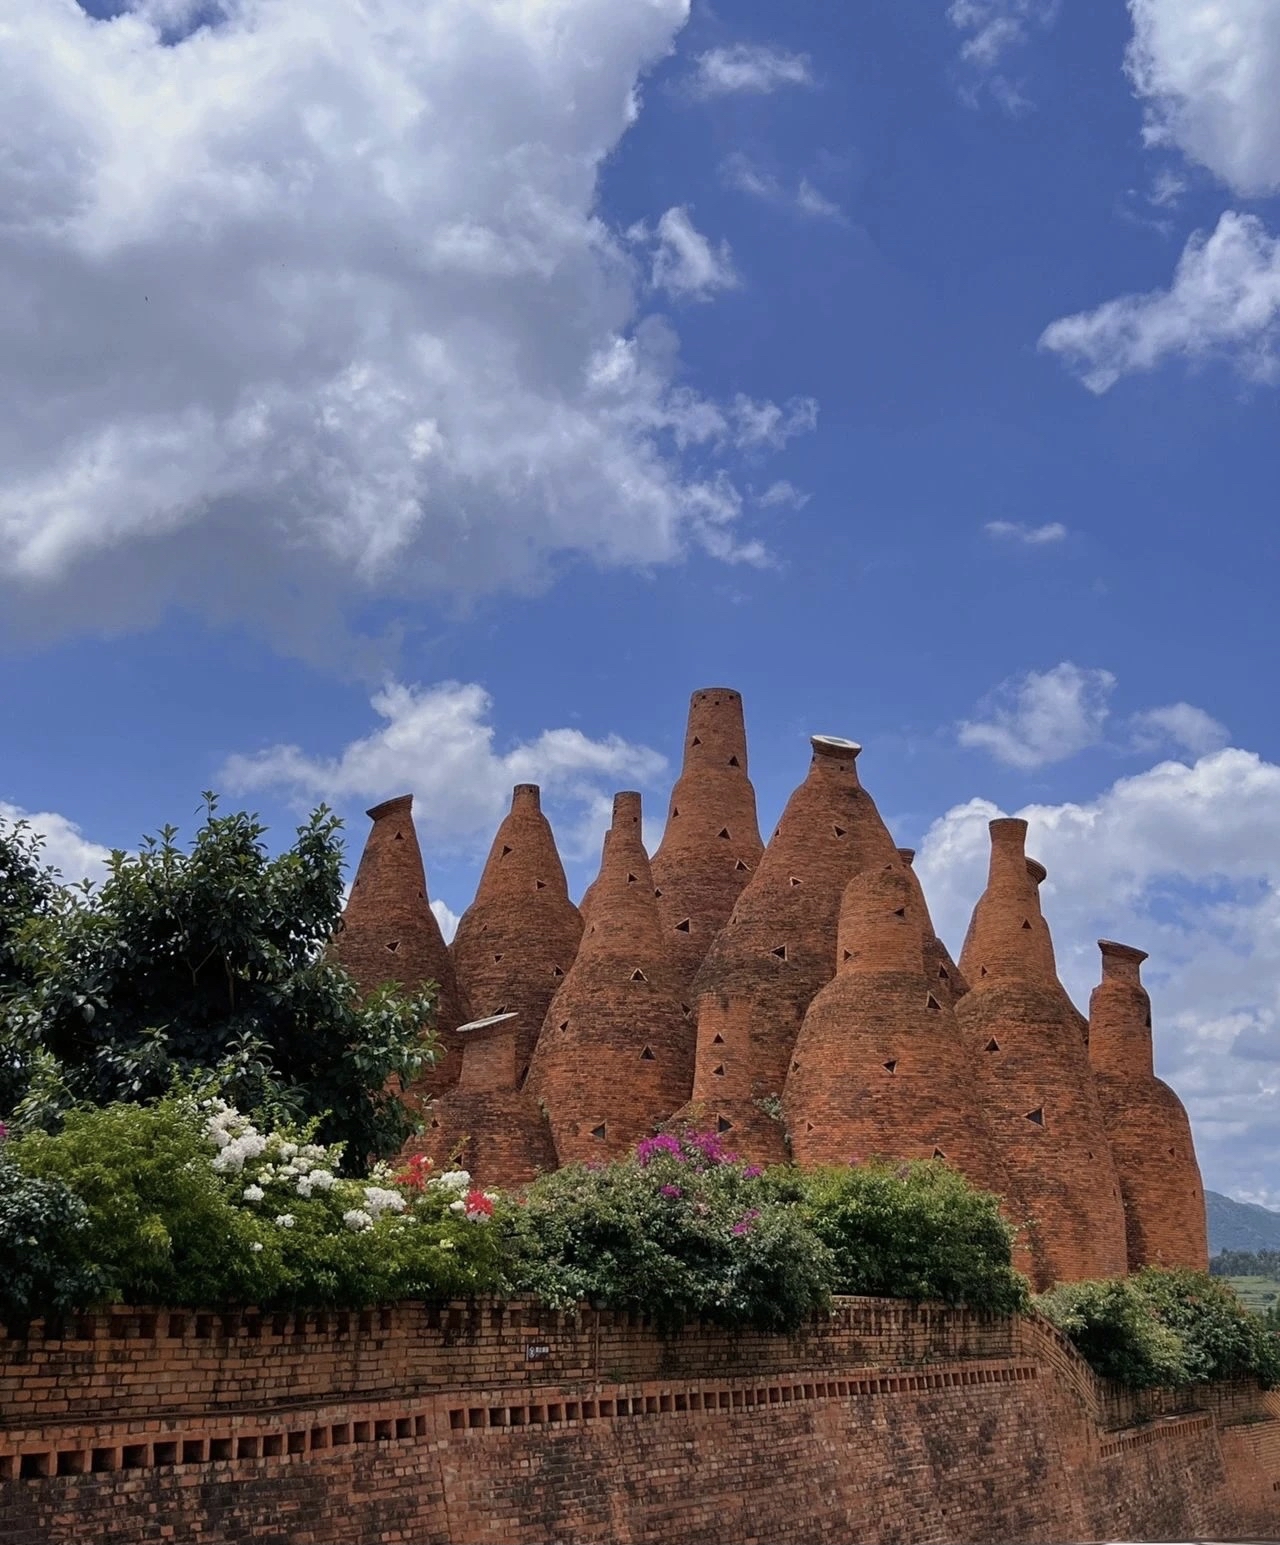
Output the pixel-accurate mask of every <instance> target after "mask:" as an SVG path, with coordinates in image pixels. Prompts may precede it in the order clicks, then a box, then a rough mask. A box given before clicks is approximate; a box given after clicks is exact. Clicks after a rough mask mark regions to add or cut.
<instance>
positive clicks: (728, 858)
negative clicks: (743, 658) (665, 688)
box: [653, 687, 764, 993]
mask: <svg viewBox="0 0 1280 1545" xmlns="http://www.w3.org/2000/svg"><path fill="white" fill-rule="evenodd" d="M763 851H764V844H763V843H762V842H761V840H760V827H759V823H758V821H757V819H756V793H755V790H754V789H753V788H752V786H751V780H750V779H749V778H748V777H747V735H746V729H745V727H744V724H743V719H742V697H741V695H740V694H739V693H737V692H733V691H731V690H730V689H729V688H728V687H706V688H704V689H703V690H702V691H701V692H695V693H694V694H693V697H692V699H691V701H690V703H689V724H688V729H687V731H686V733H685V741H684V765H683V768H682V769H681V773H680V777H679V779H678V781H677V783H676V786H675V788H674V789H673V790H672V794H671V804H670V806H669V808H668V812H667V829H666V831H665V832H664V833H663V837H662V843H661V845H660V846H659V848H658V851H657V852H656V853H655V854H654V857H653V878H654V883H655V885H656V886H657V889H658V896H659V910H660V912H661V915H662V921H663V927H664V929H665V931H666V939H667V947H668V949H669V951H670V954H671V962H672V966H673V968H674V971H675V981H676V985H677V987H678V988H679V989H680V991H681V992H685V993H687V990H688V987H689V984H690V983H691V982H692V981H693V978H694V974H695V973H696V972H697V970H698V967H699V966H700V965H701V964H702V961H703V958H704V957H705V955H706V953H707V950H708V949H709V948H710V946H711V941H712V940H713V939H714V938H715V936H716V934H718V933H719V932H720V930H721V929H722V928H723V927H724V925H725V923H727V922H728V920H729V914H730V913H731V912H732V911H733V905H734V902H736V901H737V899H738V897H739V896H740V895H741V893H742V891H743V889H744V888H745V886H746V885H747V883H748V881H749V880H750V878H751V876H752V875H753V874H754V873H755V871H756V869H757V867H758V866H759V863H760V855H761V853H762V852H763Z"/></svg>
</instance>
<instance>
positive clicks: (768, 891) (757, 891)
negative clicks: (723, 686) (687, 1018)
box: [693, 735, 897, 1158]
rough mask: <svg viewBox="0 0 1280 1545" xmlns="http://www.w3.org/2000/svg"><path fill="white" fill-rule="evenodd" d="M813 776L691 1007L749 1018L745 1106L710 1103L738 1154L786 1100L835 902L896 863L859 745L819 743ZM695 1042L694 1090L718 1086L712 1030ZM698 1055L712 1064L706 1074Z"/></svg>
mask: <svg viewBox="0 0 1280 1545" xmlns="http://www.w3.org/2000/svg"><path fill="white" fill-rule="evenodd" d="M810 744H811V746H812V748H813V750H812V759H811V761H810V765H809V774H808V777H806V779H805V780H804V782H803V783H802V784H801V785H800V787H799V788H798V789H796V791H795V792H794V793H793V794H792V796H791V798H790V799H789V800H788V801H787V807H786V809H785V810H784V811H783V814H782V819H781V821H780V822H779V823H778V827H777V830H776V831H775V832H774V834H773V837H772V839H771V840H770V842H769V845H768V847H767V848H766V849H765V851H764V854H763V856H762V857H761V859H760V864H759V867H758V868H757V870H756V872H755V874H754V875H752V877H751V879H750V880H749V881H748V883H747V886H746V888H745V889H744V890H743V892H742V894H741V895H740V896H739V897H738V900H737V902H736V904H735V905H734V909H733V912H732V913H731V915H730V917H729V921H728V922H727V923H726V924H725V926H724V928H722V929H721V931H720V933H719V934H718V935H717V936H716V938H715V940H714V942H713V943H712V945H711V948H710V950H709V951H708V952H707V957H706V959H705V960H704V961H703V963H702V966H701V967H700V968H699V971H698V974H697V976H696V977H695V978H694V984H693V990H694V993H695V995H696V999H697V1001H698V1002H699V1003H701V1004H706V1003H707V1002H708V995H709V999H710V1001H711V1002H713V1003H719V1002H720V1001H722V1000H724V1001H726V1002H729V1003H732V1004H733V1006H734V1007H733V1013H734V1014H735V1015H736V1016H746V1018H747V1019H748V1020H749V1027H748V1030H747V1053H746V1055H747V1059H748V1063H749V1071H748V1073H747V1075H746V1077H747V1087H748V1088H749V1090H750V1094H749V1096H748V1098H747V1099H746V1100H745V1101H743V1100H738V1101H735V1102H732V1104H730V1103H728V1102H725V1101H717V1102H716V1108H717V1111H718V1112H719V1116H718V1119H719V1120H723V1121H728V1122H730V1123H731V1127H730V1130H732V1131H733V1146H734V1147H735V1148H736V1149H737V1150H738V1151H739V1152H740V1153H743V1154H745V1155H747V1156H749V1157H751V1158H756V1157H757V1156H759V1157H762V1158H764V1157H770V1156H771V1155H770V1154H768V1153H766V1152H764V1151H763V1150H761V1151H760V1153H759V1155H757V1153H755V1152H753V1151H752V1140H751V1136H750V1133H751V1131H752V1130H754V1128H755V1127H756V1126H757V1125H758V1116H759V1112H760V1109H761V1107H760V1106H758V1105H756V1104H755V1102H756V1101H758V1100H761V1099H764V1100H769V1099H774V1100H776V1099H777V1098H778V1097H779V1096H780V1095H781V1093H782V1086H783V1082H784V1080H785V1078H786V1074H787V1065H788V1063H789V1062H790V1059H791V1048H792V1046H793V1045H794V1043H795V1037H796V1033H797V1032H798V1030H799V1028H800V1021H801V1020H802V1019H803V1018H804V1012H805V1010H806V1009H807V1008H808V1006H809V1002H810V1000H811V999H812V997H813V995H814V994H815V993H816V992H817V991H818V990H819V988H821V987H822V986H824V985H825V983H826V982H828V981H829V980H830V979H831V977H832V976H833V975H834V974H835V965H836V959H835V957H836V950H835V944H836V924H837V920H838V917H839V913H840V898H841V895H842V894H843V891H844V887H845V886H846V885H847V884H848V882H849V880H850V879H851V878H852V877H853V875H855V874H857V873H858V872H859V871H860V870H862V869H865V868H868V867H869V866H871V865H873V864H875V865H883V864H885V863H893V862H896V861H897V854H896V850H895V848H894V846H893V839H892V838H891V837H890V835H889V833H888V831H887V829H886V828H885V825H884V822H883V821H882V820H881V819H880V814H879V812H878V811H877V809H876V807H875V804H874V803H873V801H872V800H871V797H870V796H869V795H868V794H867V793H866V791H865V790H864V789H863V788H862V786H861V784H860V783H859V781H858V773H857V769H856V766H855V763H856V761H857V757H858V753H859V751H860V750H861V747H860V746H858V745H856V744H855V743H854V742H853V741H851V740H841V739H838V738H836V737H835V736H830V735H815V736H813V737H812V740H811V742H810ZM716 1033H719V1032H718V1031H713V1033H712V1034H711V1035H703V1034H702V1033H701V1028H700V1030H699V1038H698V1067H697V1072H696V1075H695V1087H696V1089H697V1091H698V1093H699V1097H700V1098H704V1097H705V1095H706V1093H707V1091H714V1090H715V1088H716V1085H715V1083H714V1082H713V1080H715V1079H716V1077H717V1075H716V1074H715V1071H714V1070H715V1067H716V1066H718V1059H717V1060H710V1059H716V1053H717V1051H718V1046H717V1043H716V1042H715V1034H716ZM704 1059H705V1060H707V1061H708V1065H707V1066H704Z"/></svg>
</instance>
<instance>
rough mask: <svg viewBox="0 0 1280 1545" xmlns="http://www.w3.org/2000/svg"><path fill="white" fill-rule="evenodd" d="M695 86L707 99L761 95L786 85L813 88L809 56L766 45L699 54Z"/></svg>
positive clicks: (733, 46) (737, 46)
mask: <svg viewBox="0 0 1280 1545" xmlns="http://www.w3.org/2000/svg"><path fill="white" fill-rule="evenodd" d="M693 84H694V90H695V91H696V92H697V93H698V95H699V96H704V97H722V96H729V95H732V94H735V93H742V92H746V93H750V94H753V95H756V96H759V95H761V94H763V93H765V92H770V91H778V90H779V89H781V88H782V87H784V86H811V85H813V73H812V71H811V69H810V65H809V57H808V55H807V54H792V53H788V52H787V51H786V50H785V49H782V48H774V47H772V46H771V45H769V44H767V43H732V44H730V45H729V46H728V47H725V48H712V49H708V50H707V52H706V53H705V54H699V55H698V60H697V68H696V72H695V75H694V82H693Z"/></svg>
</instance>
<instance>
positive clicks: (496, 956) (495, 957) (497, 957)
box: [493, 955, 502, 966]
mask: <svg viewBox="0 0 1280 1545" xmlns="http://www.w3.org/2000/svg"><path fill="white" fill-rule="evenodd" d="M501 959H502V956H501V955H495V956H494V957H493V963H494V965H495V966H496V965H497V964H498V962H499V961H500V960H501Z"/></svg>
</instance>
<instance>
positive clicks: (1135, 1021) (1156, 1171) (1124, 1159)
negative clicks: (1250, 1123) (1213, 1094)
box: [1089, 939, 1209, 1271]
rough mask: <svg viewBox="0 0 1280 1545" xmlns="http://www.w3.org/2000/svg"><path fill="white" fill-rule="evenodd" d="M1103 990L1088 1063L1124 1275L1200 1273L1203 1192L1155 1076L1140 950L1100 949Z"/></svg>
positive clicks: (1177, 1113)
mask: <svg viewBox="0 0 1280 1545" xmlns="http://www.w3.org/2000/svg"><path fill="white" fill-rule="evenodd" d="M1098 948H1099V949H1100V950H1101V951H1102V981H1101V983H1100V984H1099V985H1098V986H1097V987H1095V988H1094V990H1093V995H1092V997H1091V998H1090V1000H1089V1058H1090V1061H1091V1062H1092V1063H1093V1067H1094V1071H1095V1073H1096V1075H1097V1084H1098V1096H1099V1099H1100V1100H1101V1102H1102V1114H1103V1118H1104V1120H1105V1121H1106V1127H1107V1136H1108V1137H1109V1138H1110V1140H1111V1151H1112V1153H1113V1155H1114V1156H1115V1162H1116V1170H1117V1172H1118V1173H1119V1176H1120V1194H1121V1196H1122V1197H1123V1199H1124V1213H1125V1227H1126V1230H1127V1234H1128V1246H1129V1269H1130V1270H1131V1271H1137V1270H1138V1269H1139V1268H1140V1267H1142V1266H1189V1267H1191V1268H1192V1269H1193V1270H1196V1271H1205V1270H1207V1269H1208V1265H1209V1242H1208V1235H1207V1228H1206V1223H1205V1210H1204V1186H1203V1185H1202V1184H1201V1180H1200V1166H1199V1165H1198V1164H1197V1163H1196V1151H1195V1145H1194V1144H1193V1142H1192V1140H1191V1123H1190V1122H1189V1121H1188V1120H1187V1113H1186V1111H1185V1110H1184V1109H1183V1106H1182V1101H1181V1100H1179V1098H1178V1096H1177V1095H1176V1094H1174V1092H1173V1090H1172V1089H1170V1088H1169V1086H1168V1084H1166V1083H1163V1082H1162V1081H1161V1080H1160V1079H1158V1078H1157V1077H1156V1076H1155V1064H1154V1061H1153V1051H1152V1040H1151V999H1150V998H1149V997H1148V996H1147V990H1146V988H1145V987H1143V985H1142V962H1143V961H1144V960H1145V959H1146V958H1147V957H1146V955H1145V953H1144V952H1143V951H1142V950H1137V949H1133V948H1131V947H1130V946H1128V945H1124V944H1113V943H1112V942H1111V941H1110V940H1107V939H1101V940H1099V942H1098Z"/></svg>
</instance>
